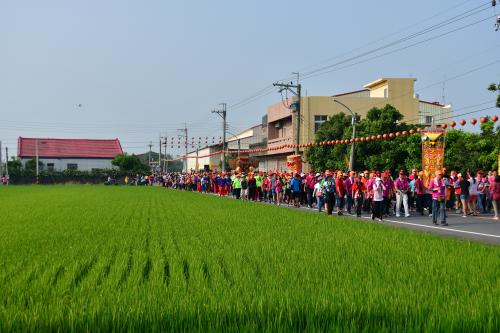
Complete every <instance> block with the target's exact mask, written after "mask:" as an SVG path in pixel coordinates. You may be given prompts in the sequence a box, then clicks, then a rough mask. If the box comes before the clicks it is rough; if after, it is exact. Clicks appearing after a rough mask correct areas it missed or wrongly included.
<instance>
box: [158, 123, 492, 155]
mask: <svg viewBox="0 0 500 333" xmlns="http://www.w3.org/2000/svg"><path fill="white" fill-rule="evenodd" d="M489 120H491V121H492V122H494V123H496V122H497V121H498V116H497V115H494V116H491V117H480V118H479V122H480V123H481V124H484V123H486V122H488V121H489ZM477 122H478V121H477V119H476V118H471V119H470V123H471V124H472V125H473V126H474V125H476V124H477ZM459 124H460V125H461V126H465V125H467V121H466V120H465V119H461V120H460V122H459ZM457 125H458V124H457V122H455V121H451V122H450V123H449V124H448V123H443V124H440V125H439V126H440V127H441V128H442V129H445V130H446V129H447V128H448V126H450V127H451V128H455V127H456V126H457ZM420 131H421V129H420V128H416V129H410V130H409V131H402V132H396V133H388V134H387V133H384V134H378V135H371V136H365V137H356V138H354V139H344V140H331V141H321V142H309V143H301V144H298V145H297V144H283V145H279V146H275V147H267V148H259V149H247V150H242V152H244V153H265V152H269V151H280V150H283V149H293V148H296V147H297V146H298V147H299V148H309V147H318V146H319V147H324V146H334V145H347V144H352V142H353V140H354V142H371V141H377V140H387V139H390V140H393V139H394V138H400V137H405V136H408V135H414V134H417V133H420ZM223 152H225V153H226V154H233V153H235V151H222V150H220V151H217V152H214V153H211V154H207V155H203V156H187V157H186V156H181V157H179V158H176V159H172V160H168V161H179V160H183V159H186V158H204V157H211V156H214V155H219V154H222V153H223Z"/></svg>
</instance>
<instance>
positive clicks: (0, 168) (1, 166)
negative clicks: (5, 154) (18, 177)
mask: <svg viewBox="0 0 500 333" xmlns="http://www.w3.org/2000/svg"><path fill="white" fill-rule="evenodd" d="M1 176H3V165H2V141H0V177H1Z"/></svg>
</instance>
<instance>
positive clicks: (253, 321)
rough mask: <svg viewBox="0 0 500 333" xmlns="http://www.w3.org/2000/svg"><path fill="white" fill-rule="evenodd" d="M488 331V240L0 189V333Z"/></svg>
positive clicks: (491, 275)
mask: <svg viewBox="0 0 500 333" xmlns="http://www.w3.org/2000/svg"><path fill="white" fill-rule="evenodd" d="M298 330H305V331H365V332H373V331H401V332H411V331H415V332H416V331H418V332H422V331H429V332H431V331H432V332H435V331H457V332H458V331H461V332H475V331H486V332H499V331H500V247H496V246H492V245H484V244H479V243H474V242H469V241H462V240H455V239H450V238H441V237H438V236H433V235H429V234H424V233H418V232H412V231H408V230H403V229H396V228H391V227H387V226H383V225H376V224H371V223H368V222H360V221H356V220H353V219H341V218H332V217H327V216H324V215H319V214H315V213H310V212H304V211H295V210H292V209H283V208H278V207H271V206H267V205H262V204H256V203H248V202H239V201H236V200H231V199H226V198H218V197H212V196H206V195H201V194H197V193H186V192H176V191H173V190H165V189H161V188H139V187H104V186H76V185H75V186H53V187H35V186H31V187H14V186H10V187H8V188H7V187H2V188H0V332H9V331H33V332H40V331H64V332H66V331H89V332H98V331H185V332H193V331H237V332H242V331H248V332H256V331H272V332H275V331H298Z"/></svg>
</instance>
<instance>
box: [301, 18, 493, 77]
mask: <svg viewBox="0 0 500 333" xmlns="http://www.w3.org/2000/svg"><path fill="white" fill-rule="evenodd" d="M491 17H492V16H488V17H485V18H483V19H481V20H479V21H475V22H473V23H469V24H466V25H463V26H461V27H459V28H455V29H453V30H450V31H447V32H445V33H442V34H439V35H436V36H433V37H430V38H427V39H424V40H421V41H418V42H415V43H413V44H410V45H406V46H403V47H400V48H397V49H395V50H391V51H388V52H385V53H382V54H379V55H376V56H373V57H370V58H366V59H363V60H360V61H357V62H354V63H352V64H348V65H346V66H343V67H339V68H333V69H329V70H326V71H323V72H316V73H314V74H312V75H307V74H306V75H305V77H304V79H310V78H312V77H316V76H319V75H324V74H327V73H331V72H336V71H339V70H342V69H346V68H349V67H352V66H356V65H359V64H362V63H365V62H368V61H371V60H375V59H378V58H382V57H385V56H387V55H390V54H393V53H396V52H400V51H403V50H406V49H409V48H411V47H414V46H417V45H420V44H423V43H426V42H429V41H432V40H435V39H438V38H441V37H444V36H447V35H449V34H452V33H454V32H457V31H460V30H463V29H466V28H469V27H471V26H474V25H476V24H479V23H482V22H484V21H486V20H489V19H491ZM330 67H331V66H330Z"/></svg>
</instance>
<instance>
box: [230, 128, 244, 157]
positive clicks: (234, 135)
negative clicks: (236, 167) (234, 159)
mask: <svg viewBox="0 0 500 333" xmlns="http://www.w3.org/2000/svg"><path fill="white" fill-rule="evenodd" d="M226 132H227V133H229V134H231V135H232V136H233V137H235V138H236V139H238V159H240V149H241V145H240V138H239V137H238V136H237V135H236V134H234V133H231V132H229V131H228V130H227V129H226Z"/></svg>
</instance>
